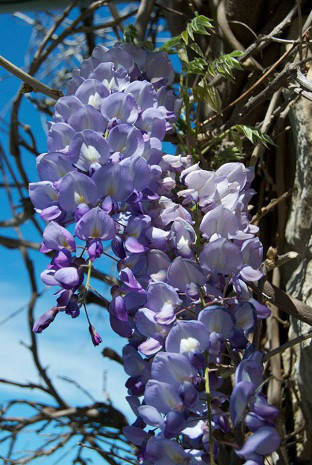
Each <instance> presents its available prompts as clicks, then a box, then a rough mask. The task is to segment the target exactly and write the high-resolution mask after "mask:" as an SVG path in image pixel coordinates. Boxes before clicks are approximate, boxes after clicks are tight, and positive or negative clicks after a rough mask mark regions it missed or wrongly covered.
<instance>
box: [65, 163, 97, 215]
mask: <svg viewBox="0 0 312 465" xmlns="http://www.w3.org/2000/svg"><path fill="white" fill-rule="evenodd" d="M97 199H98V192H97V188H96V185H95V183H94V181H92V179H91V178H89V177H88V176H86V175H85V174H82V173H78V172H70V173H68V174H66V176H64V177H63V179H62V181H61V183H60V186H59V196H58V202H59V204H60V206H61V207H62V208H63V209H64V210H66V211H68V212H72V213H73V212H74V211H75V210H76V208H77V206H78V205H79V204H82V203H83V204H87V205H94V204H95V203H96V201H97Z"/></svg>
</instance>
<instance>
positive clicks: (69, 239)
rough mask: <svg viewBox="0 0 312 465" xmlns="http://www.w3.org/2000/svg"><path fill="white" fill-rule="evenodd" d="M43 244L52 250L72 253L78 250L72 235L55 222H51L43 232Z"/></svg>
mask: <svg viewBox="0 0 312 465" xmlns="http://www.w3.org/2000/svg"><path fill="white" fill-rule="evenodd" d="M43 243H44V245H45V246H46V247H47V248H48V249H52V250H61V249H68V250H70V251H72V252H75V250H76V244H75V239H74V238H73V236H72V235H71V233H70V232H69V231H67V229H65V228H63V226H60V225H59V224H58V223H56V222H55V221H51V222H50V223H49V224H48V225H47V226H46V228H45V230H44V231H43Z"/></svg>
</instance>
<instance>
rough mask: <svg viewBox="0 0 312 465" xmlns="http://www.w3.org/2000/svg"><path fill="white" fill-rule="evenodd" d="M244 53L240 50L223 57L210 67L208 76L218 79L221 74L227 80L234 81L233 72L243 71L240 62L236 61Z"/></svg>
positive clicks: (214, 61)
mask: <svg viewBox="0 0 312 465" xmlns="http://www.w3.org/2000/svg"><path fill="white" fill-rule="evenodd" d="M242 53H243V52H241V51H240V50H234V51H233V52H231V53H227V54H225V55H221V56H220V57H218V58H216V59H215V60H213V61H212V62H211V63H210V64H209V65H208V69H207V74H209V75H210V76H212V77H216V76H217V75H218V74H221V75H222V76H224V77H225V78H227V79H233V78H234V77H233V70H234V69H238V70H242V69H243V67H242V65H241V64H240V62H239V61H238V60H237V59H236V57H238V56H241V55H242Z"/></svg>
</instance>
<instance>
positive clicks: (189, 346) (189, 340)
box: [180, 337, 199, 353]
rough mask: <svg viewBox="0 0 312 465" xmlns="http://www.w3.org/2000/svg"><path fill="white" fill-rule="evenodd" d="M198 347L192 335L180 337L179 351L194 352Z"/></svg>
mask: <svg viewBox="0 0 312 465" xmlns="http://www.w3.org/2000/svg"><path fill="white" fill-rule="evenodd" d="M198 347H199V341H198V340H197V339H195V338H194V337H186V338H184V339H181V342H180V352H181V353H184V352H196V350H197V349H198Z"/></svg>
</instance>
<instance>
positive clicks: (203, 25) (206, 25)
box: [189, 15, 213, 35]
mask: <svg viewBox="0 0 312 465" xmlns="http://www.w3.org/2000/svg"><path fill="white" fill-rule="evenodd" d="M189 24H190V28H191V29H192V31H193V32H196V33H197V34H203V35H208V34H209V32H208V30H209V29H213V25H212V23H211V21H210V19H208V18H207V17H206V16H203V15H199V16H196V17H195V18H193V19H192V21H191V22H190V23H189Z"/></svg>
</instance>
